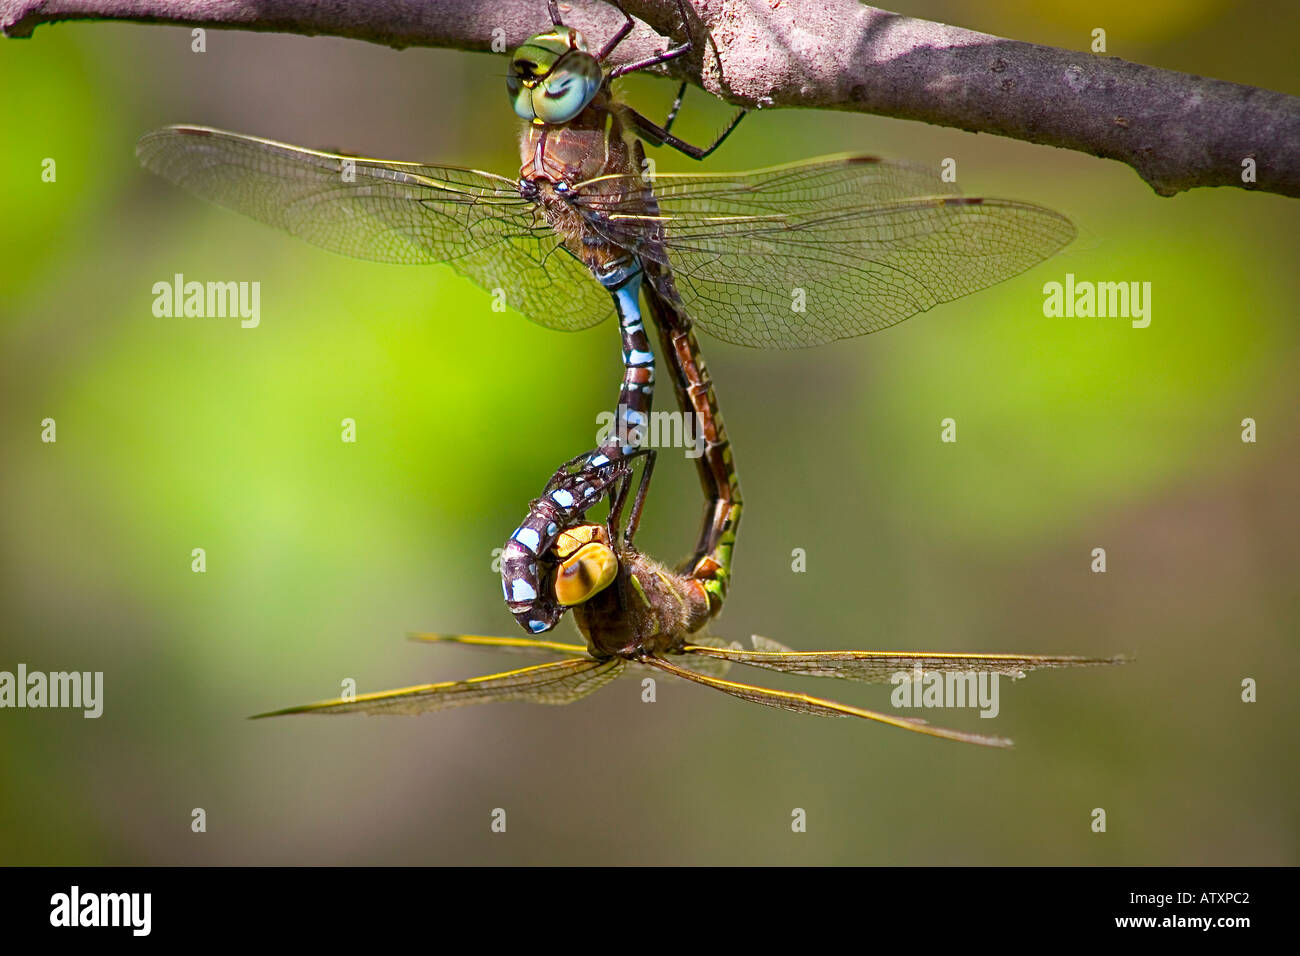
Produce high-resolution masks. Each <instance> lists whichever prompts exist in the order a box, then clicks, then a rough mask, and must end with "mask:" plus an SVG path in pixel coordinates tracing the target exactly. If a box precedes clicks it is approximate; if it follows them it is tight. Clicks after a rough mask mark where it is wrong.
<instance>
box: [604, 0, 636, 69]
mask: <svg viewBox="0 0 1300 956" xmlns="http://www.w3.org/2000/svg"><path fill="white" fill-rule="evenodd" d="M612 2H613V4H614V7H615V9H617V10H618V12H619V13H621V14H623V17H624V18H625V21H626V22H624V24H623V25H622V26H621V27H619V28H618V32H616V33H615V34H614V35H613V36H612V37H610V38H609V39H608V40H606V41H605V45H604V46H603V47H601V48H600V52H599V53H597V54H596V59H597V60H600V61H602V62H603V61H604V59H605V57H607V56H609V55H610V54H611V53H613V52H614V47H616V46H618V45H619V44H620V43H622V42H623V38H624V37H626V36H627V35H628V34H629V33H631V32H632V23H633V22H634V21H633V20H632V14H630V13H628V12H627V11H626V10H624V9H623V4H621V3H620V2H619V0H612Z"/></svg>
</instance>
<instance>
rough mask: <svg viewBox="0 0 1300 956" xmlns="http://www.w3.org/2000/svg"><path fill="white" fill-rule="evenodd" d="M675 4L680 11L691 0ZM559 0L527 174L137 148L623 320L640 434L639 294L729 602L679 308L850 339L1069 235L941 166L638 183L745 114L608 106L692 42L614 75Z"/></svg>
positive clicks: (376, 255) (314, 219) (994, 275)
mask: <svg viewBox="0 0 1300 956" xmlns="http://www.w3.org/2000/svg"><path fill="white" fill-rule="evenodd" d="M678 6H679V10H680V11H681V14H682V18H683V22H685V21H686V8H685V5H684V0H678ZM550 7H551V17H552V21H553V23H554V28H553V29H552V30H550V31H548V32H546V33H542V34H539V35H537V36H535V37H533V38H531V39H530V40H529V41H528V42H526V43H525V44H524V45H523V46H522V47H520V48H519V50H518V51H516V53H515V55H514V57H513V59H512V61H511V68H510V72H509V75H508V77H507V91H508V93H509V95H510V98H511V102H512V104H513V106H514V109H515V111H516V113H517V114H518V115H519V116H520V117H522V118H523V119H524V120H525V121H526V124H525V128H524V132H523V136H522V138H521V158H522V162H523V165H522V168H521V170H520V175H519V178H518V179H508V178H506V177H503V176H497V175H495V174H492V173H486V172H480V171H478V170H471V169H462V168H457V167H451V166H431V165H421V164H416V163H406V162H390V161H384V160H374V159H363V158H358V157H350V156H344V155H339V154H333V153H325V152H319V151H315V150H309V149H303V148H300V147H296V146H289V145H286V144H283V143H277V142H274V141H271V140H265V139H259V138H256V137H249V136H242V135H239V134H235V133H227V132H222V131H219V130H213V129H207V128H202V127H192V126H179V127H170V128H166V129H161V130H156V131H154V132H151V133H148V134H146V135H145V136H144V137H142V138H141V140H140V143H139V145H138V148H137V153H138V155H139V157H140V160H141V162H142V163H143V164H144V165H145V166H146V167H147V168H149V169H150V170H152V171H154V172H156V173H158V174H159V175H161V176H163V177H164V178H166V179H168V180H170V181H172V182H174V183H176V184H178V185H180V186H182V187H184V188H186V189H189V190H191V191H193V192H195V193H197V194H198V195H200V196H203V197H206V198H208V199H211V200H213V201H215V202H217V203H219V204H222V205H225V206H227V207H230V208H232V209H235V210H237V211H239V212H242V213H245V214H247V215H249V216H251V217H253V218H255V219H259V220H261V221H263V222H267V223H269V224H271V225H274V226H278V227H280V228H282V229H285V230H287V231H288V232H290V233H292V234H294V235H297V236H299V237H301V238H303V239H306V240H308V241H310V242H313V243H315V244H317V245H320V246H322V247H324V248H327V249H330V250H332V251H335V252H339V253H344V254H347V255H353V256H358V257H361V258H367V259H374V260H378V261H383V262H398V263H435V262H443V263H446V264H448V265H450V266H451V267H452V268H453V269H455V270H456V271H457V272H459V273H461V274H462V275H465V276H467V277H469V278H471V279H473V280H474V281H476V282H478V283H479V284H481V285H482V286H484V287H485V288H488V289H502V290H505V292H506V296H507V300H508V301H509V302H510V303H511V304H512V305H513V306H515V307H516V308H517V309H518V310H519V311H521V312H522V313H524V314H525V315H526V316H528V317H529V318H531V319H533V320H534V321H537V322H539V323H540V324H542V325H545V326H548V327H551V328H556V329H562V330H574V329H582V328H587V327H589V326H592V325H595V324H597V323H599V322H601V321H602V320H604V319H605V318H606V317H607V316H608V315H609V314H610V313H611V311H612V312H614V313H615V314H616V315H617V316H618V319H619V323H620V330H621V337H622V343H623V358H624V380H623V387H622V389H621V391H620V401H619V408H620V415H622V416H624V419H625V420H624V421H623V422H621V423H620V424H621V425H624V426H629V427H620V428H618V429H616V430H615V433H616V434H627V433H628V432H629V431H634V430H635V426H636V424H637V418H636V416H638V415H639V414H642V411H641V410H642V409H644V408H646V407H648V402H649V400H650V395H651V393H652V390H653V375H654V370H653V361H654V359H653V353H652V352H651V351H650V348H649V342H648V338H647V336H646V334H645V329H644V325H643V323H642V319H641V313H640V301H639V300H640V296H641V295H642V294H644V295H645V298H646V301H647V304H648V306H649V309H650V311H651V313H652V315H653V316H654V318H655V320H656V325H657V329H658V333H659V338H660V342H661V345H662V347H663V351H664V353H665V355H666V357H667V359H668V361H669V362H670V363H671V365H672V369H671V370H672V373H673V384H674V387H675V389H676V391H677V395H678V400H679V403H680V404H682V405H683V407H684V408H686V409H690V410H692V411H694V412H695V414H696V415H697V416H699V420H700V421H701V422H702V423H703V424H704V425H705V437H706V448H705V454H704V455H703V456H702V457H701V458H700V460H699V462H698V468H699V469H700V475H701V480H702V482H703V484H704V488H705V493H706V497H707V498H708V504H707V506H706V520H705V529H704V532H703V533H702V534H701V538H700V541H699V543H698V546H697V549H696V554H695V562H696V563H697V565H698V564H701V563H703V564H702V565H701V567H702V572H701V577H702V579H707V580H709V581H711V582H712V586H713V587H714V589H715V593H714V594H713V597H714V599H716V600H720V599H721V596H722V589H723V588H725V581H726V573H725V572H726V570H727V566H728V564H729V561H730V541H731V539H733V538H734V534H735V529H736V525H737V522H738V520H739V516H740V496H739V487H738V484H737V483H736V481H735V468H734V463H733V462H732V460H731V454H730V447H729V445H728V443H727V441H726V435H725V430H724V429H723V428H722V423H721V419H720V417H719V416H717V415H716V406H715V405H714V399H713V390H712V387H711V385H710V384H709V382H708V378H707V372H706V370H705V366H704V363H703V360H702V358H701V356H700V352H699V348H698V345H697V344H696V342H695V338H694V334H693V331H692V321H693V320H697V321H698V322H699V323H700V325H701V326H702V327H703V328H704V329H706V330H707V331H709V332H711V333H712V334H714V335H717V336H718V337H719V338H721V339H723V340H724V341H728V342H732V343H736V344H740V345H748V346H753V347H760V348H797V347H803V346H811V345H819V344H823V343H827V342H831V341H834V340H836V339H841V338H847V337H852V336H856V335H863V334H867V333H870V332H874V331H878V330H880V329H883V328H886V327H888V326H891V325H894V324H896V323H898V322H900V321H902V320H903V319H905V318H907V317H908V316H911V315H914V314H915V313H917V312H920V311H924V310H926V309H929V308H931V307H933V306H935V305H937V304H939V303H942V302H947V301H950V300H952V299H955V298H958V297H960V296H963V295H966V294H968V293H971V292H974V291H976V290H979V289H982V288H986V287H987V286H990V285H993V284H994V283H996V282H999V281H1001V280H1003V279H1006V278H1008V277H1010V276H1013V275H1016V274H1018V273H1020V272H1022V271H1024V270H1025V269H1028V268H1029V267H1031V266H1033V265H1034V264H1036V263H1038V262H1040V261H1042V260H1043V259H1045V258H1047V257H1048V256H1051V255H1052V254H1054V253H1055V252H1056V251H1058V250H1059V249H1061V248H1062V247H1063V246H1064V245H1065V244H1066V243H1068V242H1069V241H1070V240H1071V239H1072V238H1073V235H1074V229H1073V227H1072V226H1071V224H1070V223H1069V221H1068V220H1067V219H1065V218H1064V217H1063V216H1061V215H1059V214H1057V213H1055V212H1052V211H1051V210H1048V209H1044V208H1042V207H1040V206H1036V205H1033V204H1030V203H1024V202H1016V201H1011V200H995V199H975V198H964V197H961V196H959V195H957V193H956V189H955V187H954V186H953V185H952V184H949V183H944V182H943V181H942V180H941V179H940V178H939V176H938V175H937V174H935V173H934V172H933V171H932V170H929V169H927V168H925V167H921V166H916V165H913V164H909V163H903V162H892V161H886V160H881V159H877V158H874V157H865V156H841V157H831V158H825V159H820V160H812V161H809V162H804V163H797V164H793V165H788V166H781V167H775V168H770V169H765V170H759V171H756V172H748V173H736V174H709V175H699V174H660V175H658V176H654V177H648V176H647V175H646V170H645V169H644V168H643V162H644V151H643V148H642V143H643V142H648V143H650V144H651V145H656V146H658V145H668V146H671V147H673V148H676V149H678V150H680V151H681V152H683V153H685V154H686V155H690V156H693V157H695V158H703V157H704V156H706V155H708V154H709V153H710V152H711V151H712V150H713V149H714V148H716V146H717V145H718V143H719V142H721V140H722V138H723V137H725V136H726V134H727V132H730V130H731V129H732V128H734V126H735V123H736V121H738V119H739V117H737V119H736V120H733V122H732V124H731V126H729V127H728V129H727V130H725V131H724V133H723V137H719V140H718V141H717V142H715V143H714V144H712V145H711V146H710V147H708V148H699V147H695V146H692V145H690V144H688V143H685V142H683V141H682V140H680V139H678V138H676V137H675V136H673V135H672V133H671V132H670V129H669V127H670V126H671V119H672V115H675V111H676V105H675V106H674V113H673V114H671V115H670V118H669V122H668V123H665V125H664V126H663V127H659V126H657V125H655V124H654V123H652V122H651V121H650V120H648V119H646V118H645V117H644V116H642V115H641V114H639V113H637V112H636V111H635V110H633V109H631V108H630V107H628V106H626V105H625V104H623V103H621V102H619V100H618V99H617V97H616V95H615V92H614V90H613V89H612V87H611V81H612V80H614V79H615V78H617V77H618V76H621V75H623V74H626V73H628V72H631V71H633V70H636V69H642V68H645V67H648V66H653V65H655V64H657V63H662V62H664V61H665V60H667V59H671V58H673V57H675V56H680V55H682V54H683V53H685V52H686V51H687V50H689V49H690V42H689V40H688V41H686V42H684V43H682V44H679V45H677V46H675V47H671V48H670V49H668V50H666V51H665V52H664V53H662V54H659V55H658V56H655V57H650V58H648V59H647V60H644V61H640V62H637V63H632V64H628V65H625V66H622V67H618V68H613V69H607V68H605V67H604V66H603V65H602V63H603V61H604V60H605V59H606V58H607V57H608V55H609V53H610V52H611V51H612V50H613V49H614V48H615V46H616V45H617V44H618V43H619V42H620V41H621V40H622V39H623V38H624V37H625V36H626V35H627V33H628V32H629V31H630V29H631V25H632V21H631V18H630V17H627V18H626V23H625V24H624V25H623V27H621V28H620V30H619V31H618V32H617V33H616V34H615V35H614V36H613V37H612V38H610V40H609V41H608V42H607V43H605V45H604V46H603V47H602V48H600V50H599V51H598V52H596V53H591V52H589V50H588V47H587V44H586V42H585V40H584V39H583V38H582V37H581V36H580V35H579V34H578V33H577V31H575V30H572V29H570V28H568V27H565V26H563V25H562V24H561V23H560V19H559V14H558V10H557V8H556V5H555V3H554V2H553V0H552V2H551V4H550ZM678 103H680V94H679V97H678ZM593 276H594V277H595V279H596V280H597V281H595V282H593V281H591V280H592V277H593ZM611 300H612V304H613V308H612V309H611V304H610V303H611ZM796 302H797V304H798V306H799V309H798V310H796V309H795V308H794V306H795V304H796ZM525 371H527V370H525ZM632 450H633V449H632V447H631V446H630V445H619V444H612V445H611V444H607V445H606V446H602V448H600V449H597V450H596V451H595V452H594V453H593V454H592V457H591V459H590V460H591V462H592V463H593V464H594V465H595V466H597V467H599V465H601V464H602V463H603V462H604V461H605V460H607V459H612V458H614V457H617V456H623V455H626V454H628V453H630V452H631V451H632ZM593 500H594V499H593ZM579 510H580V509H579ZM530 517H531V516H530ZM552 524H554V525H555V527H554V529H552V527H551V525H552ZM520 530H521V531H524V532H525V533H524V535H523V537H522V538H520V537H513V538H512V539H511V542H512V543H513V544H509V543H508V546H507V549H506V553H505V555H504V560H503V576H504V580H505V584H506V591H507V593H506V596H507V600H508V603H509V605H510V607H511V610H512V611H514V612H515V615H516V617H517V618H518V620H519V622H520V624H521V625H523V626H524V627H525V629H527V630H528V631H530V632H534V633H536V632H540V631H544V630H547V629H549V628H550V627H553V626H554V624H555V623H556V621H557V620H558V614H559V613H560V610H559V609H556V608H554V607H548V608H540V607H539V606H538V604H537V601H536V595H537V594H538V582H537V580H536V571H535V570H534V569H535V567H536V563H537V558H538V556H539V555H541V554H544V553H545V552H546V550H547V547H548V546H549V544H551V543H553V541H554V540H555V535H558V534H559V533H561V532H562V531H563V530H564V529H563V528H562V527H561V526H560V524H559V523H558V522H550V521H547V522H545V523H543V525H542V527H541V528H540V529H538V528H532V527H529V528H521V529H520ZM532 532H538V537H537V538H534V536H533V533H532ZM714 565H717V566H718V568H719V569H720V570H721V571H722V572H723V573H722V574H715V573H714V567H713V566H714Z"/></svg>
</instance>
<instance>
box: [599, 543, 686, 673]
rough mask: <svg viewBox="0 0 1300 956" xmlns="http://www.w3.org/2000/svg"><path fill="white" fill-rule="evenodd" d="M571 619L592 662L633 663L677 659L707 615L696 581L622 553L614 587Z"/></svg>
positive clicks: (637, 554) (638, 555)
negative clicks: (673, 656)
mask: <svg viewBox="0 0 1300 956" xmlns="http://www.w3.org/2000/svg"><path fill="white" fill-rule="evenodd" d="M573 614H574V622H575V623H576V624H577V625H578V630H579V631H580V632H581V633H582V636H583V638H584V639H585V640H586V642H587V647H588V649H589V650H590V652H591V654H592V655H593V656H595V657H598V658H604V657H626V658H632V659H635V658H638V657H641V656H644V655H647V654H649V655H659V654H671V653H678V652H679V651H680V649H681V647H682V645H683V644H684V643H685V642H686V638H687V636H688V635H690V634H692V633H694V632H695V631H698V630H699V629H700V628H701V627H703V626H704V624H705V622H706V621H707V620H708V619H709V614H710V611H709V599H708V595H707V594H706V592H705V590H704V587H703V585H702V584H701V583H700V582H699V581H696V580H694V579H692V578H690V577H688V576H686V575H684V574H678V573H676V572H675V571H672V570H670V569H668V568H666V567H665V566H664V565H662V564H660V563H659V562H658V561H655V560H654V559H653V558H649V557H646V556H645V555H643V554H641V553H640V552H638V551H635V550H631V549H626V548H624V549H620V551H619V552H618V574H617V576H616V577H615V578H614V581H613V583H612V584H611V585H610V586H608V587H605V588H603V589H601V590H599V591H597V592H596V593H594V594H593V595H591V596H590V597H589V598H588V599H587V600H586V601H584V602H583V603H581V604H578V605H576V606H575V607H574V608H573Z"/></svg>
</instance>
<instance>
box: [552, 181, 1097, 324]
mask: <svg viewBox="0 0 1300 956" xmlns="http://www.w3.org/2000/svg"><path fill="white" fill-rule="evenodd" d="M612 179H616V177H602V178H601V179H597V180H591V181H590V182H589V183H583V184H581V185H579V186H577V187H575V192H576V193H577V194H578V195H579V197H580V198H579V200H578V201H579V202H580V203H584V202H585V204H586V206H585V209H586V212H587V215H588V220H589V221H590V222H591V223H592V225H593V227H595V228H596V229H598V230H599V231H601V232H602V233H604V234H605V235H606V237H607V238H609V239H611V240H612V241H614V242H617V243H619V244H620V245H624V246H626V247H628V248H631V249H634V250H636V252H637V253H638V254H639V255H641V256H642V257H643V258H645V259H647V260H649V261H651V262H654V263H657V264H659V265H660V266H666V267H670V269H671V278H669V276H668V275H666V274H663V275H659V276H655V275H653V274H652V275H651V281H652V282H653V283H654V284H655V285H656V287H657V288H659V291H660V292H661V293H662V294H664V295H665V296H666V297H667V298H668V299H669V300H670V301H673V300H674V295H680V298H681V301H682V303H683V304H684V306H685V308H686V311H687V312H688V313H689V314H690V315H691V317H692V318H693V319H694V320H695V321H696V322H697V323H698V324H699V325H700V326H701V327H703V328H704V329H706V330H708V331H709V332H711V333H713V334H714V335H716V336H718V337H719V338H721V339H723V340H725V341H728V342H732V343H735V344H737V345H748V346H754V347H759V348H801V347H805V346H811V345H821V344H823V343H826V342H831V341H834V340H836V339H843V338H851V337H853V336H857V335H865V334H867V333H869V332H876V331H879V330H880V329H884V328H888V327H889V326H891V325H895V324H896V323H898V322H901V321H903V320H904V319H906V318H908V317H909V316H912V315H915V314H916V313H917V312H923V311H925V310H926V309H930V308H933V307H934V306H936V305H938V304H940V303H942V302H949V301H951V300H953V299H957V298H960V297H961V296H964V295H968V294H970V293H972V292H975V291H977V290H979V289H984V288H987V287H988V286H991V285H993V284H995V283H997V282H1001V281H1002V280H1003V279H1007V278H1010V277H1011V276H1014V275H1017V274H1019V273H1021V272H1023V271H1025V270H1026V269H1028V268H1030V267H1031V266H1033V265H1035V264H1037V263H1039V262H1041V261H1043V260H1044V259H1046V258H1048V257H1049V256H1051V255H1053V254H1054V253H1056V252H1057V251H1058V250H1060V249H1061V248H1062V247H1064V246H1065V245H1066V244H1067V243H1069V242H1070V240H1071V239H1073V238H1074V234H1075V230H1074V226H1073V225H1072V224H1071V223H1070V221H1069V220H1068V219H1066V218H1065V217H1064V216H1062V215H1060V214H1059V213H1055V212H1053V211H1051V210H1050V209H1045V208H1043V207H1041V206H1036V205H1033V204H1032V203H1024V202H1014V201H1010V200H1001V199H967V198H962V197H960V196H958V195H957V194H956V188H955V187H954V186H953V185H952V184H951V183H945V182H943V181H942V180H941V179H940V178H939V175H938V173H937V172H935V171H934V170H931V169H929V168H927V167H924V166H920V165H915V164H912V163H904V162H894V161H887V160H881V159H877V158H874V157H862V156H846V157H834V158H829V159H824V160H815V161H812V162H807V163H797V164H794V165H790V166H779V167H774V168H772V169H764V170H758V171H755V172H748V173H735V174H720V175H719V174H690V173H685V174H672V175H668V174H665V175H660V176H657V177H656V178H655V179H654V181H653V186H652V191H653V199H652V198H651V196H650V187H645V186H644V185H643V186H642V187H641V188H640V190H639V191H637V190H635V189H634V188H633V184H632V180H630V179H628V178H623V179H622V180H621V181H619V182H611V180H612ZM620 186H622V187H625V188H619V187H620ZM584 196H585V197H588V198H586V199H583V198H582V197H584ZM610 197H615V198H614V199H612V200H611V198H610ZM656 206H657V208H656ZM674 281H675V286H676V289H675V291H674V289H673V288H672V284H673V283H674ZM799 309H802V310H803V311H799Z"/></svg>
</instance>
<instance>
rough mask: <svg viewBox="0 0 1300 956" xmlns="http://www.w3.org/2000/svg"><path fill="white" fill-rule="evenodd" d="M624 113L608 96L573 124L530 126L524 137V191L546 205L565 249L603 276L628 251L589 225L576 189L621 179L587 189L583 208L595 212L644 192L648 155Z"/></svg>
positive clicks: (583, 192) (550, 222)
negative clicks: (642, 176)
mask: <svg viewBox="0 0 1300 956" xmlns="http://www.w3.org/2000/svg"><path fill="white" fill-rule="evenodd" d="M621 113H622V107H621V106H619V105H618V104H617V103H615V102H613V101H612V100H610V98H609V96H608V95H607V94H606V93H604V92H602V93H601V94H600V95H598V96H597V97H596V99H594V100H593V101H592V102H591V104H590V105H589V106H588V107H587V108H586V109H585V110H583V111H582V112H581V113H580V114H579V115H578V116H577V117H576V118H575V119H574V120H573V121H571V122H570V123H568V124H566V125H564V126H534V125H528V126H525V127H524V131H523V134H522V136H521V138H520V159H521V162H522V166H521V167H520V170H519V178H520V181H521V188H522V189H523V190H524V191H525V194H526V195H527V194H528V192H529V191H531V192H532V195H531V196H530V198H533V199H535V200H536V201H537V202H539V203H540V204H541V207H542V210H543V215H544V216H545V217H546V221H547V224H548V225H549V226H550V227H551V228H552V229H554V230H555V232H556V234H558V235H559V236H560V238H561V239H562V240H563V242H564V245H565V248H567V249H568V250H569V251H570V252H571V253H573V254H574V255H575V256H576V257H577V258H578V259H579V260H580V261H581V262H582V263H583V264H584V265H586V266H587V267H588V268H589V269H591V270H592V271H593V272H596V273H597V274H599V273H600V272H602V271H603V270H604V269H605V268H607V267H608V266H609V265H611V264H612V263H614V262H616V261H617V260H619V259H621V258H623V257H624V256H625V255H626V252H625V250H623V249H622V248H620V247H619V246H617V245H615V244H613V243H611V242H609V241H607V240H605V239H603V238H601V237H600V236H599V235H598V234H595V233H594V232H593V231H592V229H591V228H590V227H589V226H588V225H587V221H586V218H585V217H584V215H583V213H582V211H581V210H580V209H579V208H578V206H577V205H576V204H575V201H574V197H575V191H574V187H576V186H578V185H579V184H582V183H588V182H589V181H590V180H594V179H597V178H598V177H602V176H613V177H618V178H617V179H610V180H607V181H605V182H600V183H595V184H591V185H589V186H584V187H583V188H582V189H581V200H582V206H583V208H584V209H587V210H590V211H591V212H594V213H600V212H602V211H603V210H605V209H607V208H612V207H613V206H614V205H615V204H619V205H620V206H622V205H623V204H624V203H625V202H626V201H627V200H628V198H629V196H632V197H633V198H635V197H636V195H637V194H639V193H640V192H642V191H643V187H642V186H641V184H640V178H639V177H640V173H641V163H642V160H643V159H644V152H643V151H642V148H641V143H640V141H639V140H637V138H636V137H635V136H633V135H632V134H631V133H630V132H628V129H627V126H626V125H625V124H624V122H623V121H622V119H621V118H620V115H621ZM557 187H559V188H557Z"/></svg>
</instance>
